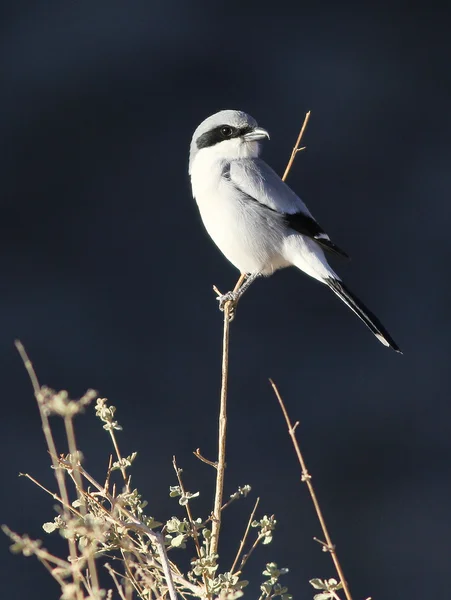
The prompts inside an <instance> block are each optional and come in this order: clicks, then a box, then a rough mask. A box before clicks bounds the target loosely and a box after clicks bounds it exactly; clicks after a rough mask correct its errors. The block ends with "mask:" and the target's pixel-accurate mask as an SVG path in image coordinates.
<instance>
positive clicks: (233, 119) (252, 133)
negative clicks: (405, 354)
mask: <svg viewBox="0 0 451 600" xmlns="http://www.w3.org/2000/svg"><path fill="white" fill-rule="evenodd" d="M263 140H269V133H268V132H267V131H266V129H263V128H262V127H259V126H258V123H257V121H256V120H255V119H254V118H253V117H251V116H250V115H248V114H246V113H245V112H242V111H239V110H221V111H219V112H217V113H215V114H213V115H211V116H210V117H208V118H207V119H205V120H204V121H202V123H201V124H200V125H199V126H198V127H197V129H196V130H195V131H194V134H193V136H192V139H191V145H190V153H189V169H188V171H189V176H190V180H191V188H192V194H193V197H194V199H195V201H196V203H197V206H198V208H199V212H200V216H201V219H202V221H203V224H204V226H205V229H206V230H207V232H208V234H209V235H210V237H211V238H212V240H213V241H214V243H215V244H216V245H217V247H218V248H219V250H221V252H222V253H223V254H224V256H225V257H226V258H227V259H228V260H229V261H230V262H231V263H232V264H233V265H234V266H235V267H236V268H237V269H238V270H239V271H240V272H241V274H242V275H243V276H246V279H245V281H244V283H243V284H242V286H241V287H240V288H239V289H238V290H237V291H231V292H227V293H226V294H223V295H220V296H219V297H218V300H219V307H220V308H221V310H224V307H225V305H226V303H227V302H229V303H231V304H232V306H233V307H236V304H237V302H238V300H239V299H240V298H241V296H242V295H243V293H244V292H245V291H246V290H247V289H248V287H249V286H250V284H251V283H252V282H253V281H254V280H255V279H256V278H257V277H260V276H268V275H271V274H272V273H274V272H275V271H277V270H278V269H283V268H285V267H289V266H294V267H297V268H298V269H300V270H301V271H303V272H304V273H306V274H307V275H309V276H310V277H313V278H314V279H316V280H317V281H320V282H321V283H323V284H325V285H326V286H327V287H328V288H329V289H330V290H332V292H334V294H336V296H338V297H339V298H340V300H342V301H343V302H344V303H345V304H346V305H347V306H348V307H349V308H350V309H351V310H352V311H353V312H354V313H355V314H356V315H357V316H358V317H359V318H360V319H361V320H362V321H363V323H364V324H365V325H366V326H367V327H368V329H370V331H371V332H372V333H373V334H374V335H375V336H376V338H377V339H378V340H379V341H380V342H381V343H382V344H384V346H387V347H391V348H392V349H393V350H395V351H396V352H399V353H401V354H402V352H401V350H400V348H399V346H398V345H397V344H396V342H395V341H394V340H393V338H392V337H391V335H390V334H389V333H388V331H387V330H386V329H385V327H384V326H383V325H382V323H381V322H380V321H379V319H378V318H377V317H376V316H375V315H374V314H373V313H372V312H371V311H370V310H369V309H368V308H366V306H365V305H364V304H363V302H362V301H361V300H359V299H358V298H357V296H355V295H354V294H353V293H352V292H351V291H350V289H349V288H348V287H347V286H346V285H345V284H344V283H343V281H342V279H341V278H340V277H339V276H338V275H337V274H336V273H335V271H334V270H333V269H332V267H331V266H330V265H329V263H328V261H327V258H326V255H325V252H327V253H330V254H331V255H337V256H340V257H342V258H349V257H348V255H347V253H346V252H345V251H344V250H342V249H341V248H340V247H339V246H337V245H336V244H335V243H334V242H333V241H332V240H331V239H330V237H329V236H328V234H327V233H326V232H325V231H324V229H323V228H322V227H321V226H320V225H319V223H318V222H317V221H316V219H315V218H314V217H313V215H312V214H311V212H310V211H309V209H308V208H307V206H306V205H305V204H304V202H303V201H302V200H301V199H300V198H299V197H298V196H297V195H296V193H295V192H294V191H293V190H292V189H291V188H290V187H289V186H288V185H287V184H286V183H285V182H284V181H282V179H281V178H280V177H279V175H278V174H277V173H276V172H275V171H274V170H273V169H272V168H271V167H270V166H269V165H268V164H267V163H266V162H265V161H264V160H262V159H261V158H260V153H261V149H262V148H261V147H262V142H263Z"/></svg>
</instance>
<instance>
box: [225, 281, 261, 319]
mask: <svg viewBox="0 0 451 600" xmlns="http://www.w3.org/2000/svg"><path fill="white" fill-rule="evenodd" d="M259 275H260V273H250V274H249V275H246V280H245V281H244V283H243V284H241V286H240V287H239V288H238V289H237V290H236V291H235V290H234V291H232V292H227V293H226V294H222V295H221V296H218V297H217V298H216V299H217V300H218V302H219V310H224V308H225V305H226V304H227V302H230V303H231V306H230V320H231V321H232V320H233V318H234V317H235V310H236V306H237V304H238V300H239V299H240V298H241V296H242V295H243V294H244V292H245V291H246V290H247V289H248V287H249V286H250V285H251V283H252V282H253V281H255V279H257V277H258V276H259Z"/></svg>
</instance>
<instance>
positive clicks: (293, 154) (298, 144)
mask: <svg viewBox="0 0 451 600" xmlns="http://www.w3.org/2000/svg"><path fill="white" fill-rule="evenodd" d="M309 119H310V111H308V113H306V115H305V118H304V123H303V124H302V127H301V130H300V132H299V135H298V139H297V140H296V144H295V145H294V148H293V150H292V152H291V156H290V160H289V161H288V164H287V167H286V169H285V173H284V174H283V176H282V181H285V180H286V178H287V177H288V173H289V172H290V169H291V167H292V165H293V163H294V159H295V158H296V154H297V153H298V152H300V151H301V150H305V146H304V147H303V148H301V140H302V136H303V135H304V131H305V129H306V127H307V123H308V121H309Z"/></svg>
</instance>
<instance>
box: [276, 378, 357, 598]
mask: <svg viewBox="0 0 451 600" xmlns="http://www.w3.org/2000/svg"><path fill="white" fill-rule="evenodd" d="M269 381H270V383H271V385H272V388H273V390H274V393H275V394H276V397H277V400H278V401H279V404H280V408H281V409H282V412H283V416H284V417H285V421H286V423H287V426H288V433H289V435H290V437H291V440H292V442H293V446H294V449H295V452H296V456H297V457H298V461H299V464H300V466H301V472H302V481H303V482H305V483H306V484H307V487H308V490H309V492H310V497H311V498H312V502H313V506H314V507H315V511H316V515H317V517H318V520H319V522H320V525H321V529H322V531H323V535H324V538H325V540H326V543H324V542H321V541H320V540H317V541H319V542H320V543H321V545H322V546H323V549H325V550H326V551H327V552H330V555H331V557H332V560H333V563H334V565H335V569H336V571H337V575H338V577H339V579H340V581H341V583H342V585H343V591H344V593H345V596H346V599H347V600H352V596H351V592H350V591H349V587H348V584H347V583H346V579H345V577H344V573H343V569H342V568H341V565H340V561H339V560H338V556H337V552H336V549H335V546H334V544H333V543H332V540H331V538H330V535H329V531H328V529H327V526H326V522H325V520H324V517H323V513H322V512H321V508H320V506H319V503H318V498H317V497H316V493H315V490H314V489H313V484H312V477H311V475H310V474H309V472H308V470H307V465H306V464H305V460H304V457H303V456H302V453H301V449H300V448H299V444H298V441H297V439H296V433H295V432H296V427H297V426H298V425H299V422H296V423H295V424H294V425H292V424H291V421H290V417H289V416H288V412H287V409H286V408H285V404H284V402H283V400H282V396H281V395H280V393H279V390H278V389H277V386H276V384H275V383H274V381H273V380H272V379H270V380H269Z"/></svg>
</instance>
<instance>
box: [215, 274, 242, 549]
mask: <svg viewBox="0 0 451 600" xmlns="http://www.w3.org/2000/svg"><path fill="white" fill-rule="evenodd" d="M240 279H241V278H240ZM230 308H231V304H230V303H229V302H227V303H226V305H225V307H224V331H223V337H222V379H221V397H220V406H219V442H218V467H217V471H216V490H215V502H214V507H213V523H212V527H211V533H212V535H211V544H210V553H211V554H216V553H217V550H218V542H219V531H220V529H221V506H222V497H223V492H224V471H225V456H226V431H227V383H228V381H227V380H228V374H229V332H230Z"/></svg>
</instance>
